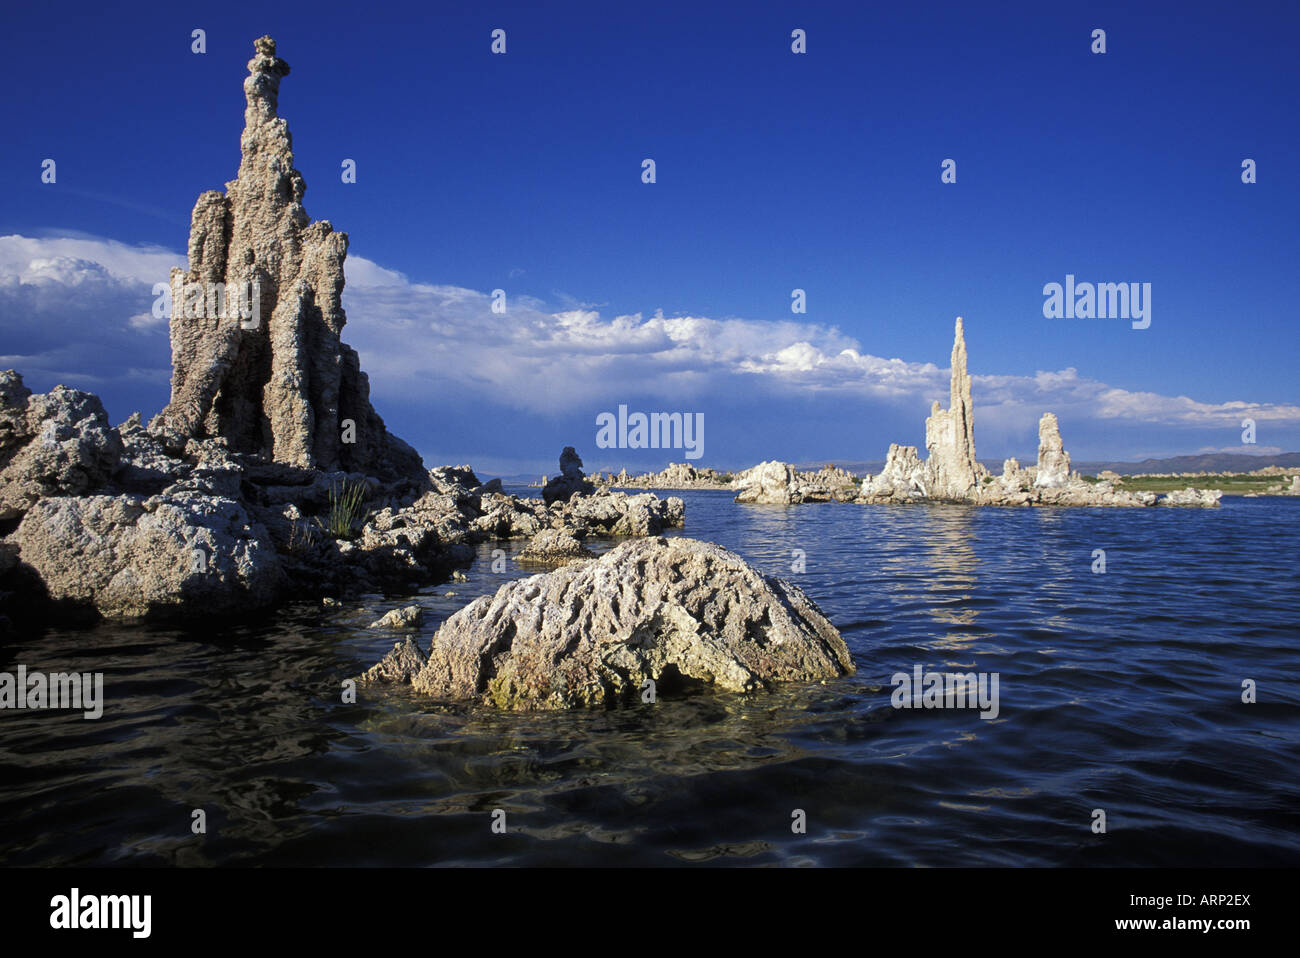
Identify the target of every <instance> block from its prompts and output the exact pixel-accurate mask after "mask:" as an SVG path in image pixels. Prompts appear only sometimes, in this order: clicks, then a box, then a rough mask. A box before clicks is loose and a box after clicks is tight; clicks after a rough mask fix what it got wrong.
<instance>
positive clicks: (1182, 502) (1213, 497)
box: [1157, 487, 1223, 508]
mask: <svg viewBox="0 0 1300 958" xmlns="http://www.w3.org/2000/svg"><path fill="white" fill-rule="evenodd" d="M1222 498H1223V493H1222V492H1221V491H1220V490H1218V489H1193V488H1190V487H1189V488H1187V489H1175V490H1174V491H1173V492H1169V493H1166V494H1165V495H1163V496H1161V497H1160V501H1159V503H1157V504H1158V505H1162V506H1199V507H1202V508H1204V507H1206V506H1209V507H1213V506H1217V505H1218V504H1219V500H1220V499H1222Z"/></svg>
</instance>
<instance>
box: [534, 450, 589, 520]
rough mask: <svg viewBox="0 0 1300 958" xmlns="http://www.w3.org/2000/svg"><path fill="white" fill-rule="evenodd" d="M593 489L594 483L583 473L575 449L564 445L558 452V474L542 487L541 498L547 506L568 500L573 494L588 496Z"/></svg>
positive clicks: (580, 461)
mask: <svg viewBox="0 0 1300 958" xmlns="http://www.w3.org/2000/svg"><path fill="white" fill-rule="evenodd" d="M595 491H596V487H595V485H594V484H593V483H590V482H588V481H587V477H586V475H584V474H583V471H582V460H581V459H580V458H578V452H577V450H576V449H574V448H573V447H572V446H565V447H564V450H563V451H562V452H561V453H560V474H559V475H558V476H556V477H555V478H554V479H551V480H549V481H548V482H547V483H546V485H545V486H544V487H543V488H542V499H544V500H545V501H546V504H547V505H548V506H549V505H550V504H551V503H552V502H568V501H569V499H571V498H572V497H573V496H579V495H580V496H589V495H591V494H592V493H593V492H595Z"/></svg>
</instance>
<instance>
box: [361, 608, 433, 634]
mask: <svg viewBox="0 0 1300 958" xmlns="http://www.w3.org/2000/svg"><path fill="white" fill-rule="evenodd" d="M423 621H424V610H423V609H422V608H420V607H419V606H418V605H405V606H402V607H401V608H400V609H390V610H389V611H387V612H385V613H384V614H383V615H382V616H380V617H379V618H377V619H375V621H373V622H371V623H370V624H369V625H368V626H366V628H368V629H418V628H419V627H420V623H421V622H423Z"/></svg>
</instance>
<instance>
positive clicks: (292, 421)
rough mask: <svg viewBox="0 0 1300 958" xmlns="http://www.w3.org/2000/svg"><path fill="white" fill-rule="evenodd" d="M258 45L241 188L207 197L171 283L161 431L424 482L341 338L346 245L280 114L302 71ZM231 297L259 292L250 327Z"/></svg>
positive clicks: (266, 43) (286, 459) (285, 459)
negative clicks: (286, 87) (307, 200)
mask: <svg viewBox="0 0 1300 958" xmlns="http://www.w3.org/2000/svg"><path fill="white" fill-rule="evenodd" d="M255 46H256V55H255V56H254V57H253V59H252V60H250V61H249V63H248V71H249V76H248V78H247V79H246V80H245V81H244V93H245V95H246V98H247V102H248V106H247V109H246V110H245V112H244V123H245V126H244V132H243V136H242V137H241V138H240V149H241V151H242V159H241V162H240V165H239V174H238V177H237V178H236V179H235V180H233V181H231V182H229V183H227V184H226V192H225V194H222V193H219V192H216V191H209V192H206V193H204V194H202V195H201V196H200V197H199V199H198V203H197V204H196V205H195V207H194V214H193V217H192V220H191V229H190V241H189V269H188V271H185V270H173V271H172V317H171V342H172V391H171V401H170V402H169V403H168V405H167V407H166V408H165V409H164V410H163V411H162V412H161V413H160V414H159V415H158V417H157V418H156V419H155V420H154V422H153V423H152V424H151V429H152V428H157V429H159V430H162V431H164V432H166V433H168V434H171V435H177V436H182V437H191V436H192V437H209V436H210V437H216V436H221V437H224V438H225V439H226V440H227V441H228V442H229V444H230V448H231V449H232V450H234V451H236V452H242V453H255V454H258V455H260V456H262V457H265V458H266V459H269V460H273V461H275V462H279V463H285V464H288V465H293V466H301V467H310V468H318V469H322V470H325V471H344V472H361V473H365V474H366V475H370V476H375V477H377V478H379V479H382V480H385V481H391V480H396V479H399V478H405V477H412V476H418V475H419V474H421V473H422V472H423V465H422V463H421V462H420V457H419V455H418V454H417V453H416V452H415V450H413V449H412V448H411V447H410V446H408V445H407V444H406V443H404V442H402V441H401V440H400V439H398V438H396V437H395V436H392V435H391V434H390V433H389V432H388V430H387V429H386V428H385V426H384V421H383V420H382V419H381V418H380V417H379V415H378V414H377V413H376V412H375V410H374V409H373V407H372V406H371V405H370V385H369V381H368V380H367V378H366V375H365V373H363V372H362V371H361V366H360V361H359V359H358V357H357V354H356V352H355V351H354V350H353V349H352V348H351V347H349V346H347V345H346V344H345V343H343V342H342V341H341V340H340V339H339V336H340V334H341V333H342V331H343V325H344V323H345V322H346V321H347V317H346V316H345V314H344V311H343V307H342V305H341V300H342V294H343V260H344V258H345V257H346V255H347V249H348V238H347V234H346V233H336V232H334V229H333V227H332V226H331V225H330V224H329V223H328V222H326V221H324V220H321V221H318V222H315V223H313V222H312V221H311V219H310V217H308V216H307V213H306V211H305V210H304V209H303V205H302V198H303V194H304V192H305V191H306V184H305V183H304V182H303V179H302V175H301V174H300V173H299V172H298V171H297V170H295V169H294V168H293V145H292V138H291V137H290V135H289V126H288V124H287V123H286V122H285V121H284V119H282V118H281V117H279V116H277V114H276V107H277V101H278V97H279V89H280V80H281V79H282V78H283V77H285V76H287V75H288V73H289V65H288V64H287V63H285V62H284V61H283V60H281V59H280V58H279V57H277V56H276V55H275V41H274V40H272V39H271V38H270V37H262V38H261V39H259V40H258V41H257V42H256V45H255ZM193 284H201V285H199V286H197V287H196V286H194V285H193ZM218 284H220V288H221V289H222V290H224V292H225V297H226V299H225V302H226V303H228V304H229V303H234V302H235V299H234V297H235V295H236V293H237V292H239V291H244V290H248V291H251V290H253V289H254V288H255V289H256V290H257V296H256V297H252V296H246V297H245V299H244V301H243V303H242V305H244V306H245V307H246V312H248V313H249V314H250V315H249V316H248V317H247V318H246V317H244V316H241V315H240V314H239V313H238V311H237V310H235V309H234V308H232V307H230V306H227V308H226V309H224V310H220V311H219V310H218V307H219V306H220V304H221V302H222V301H221V300H220V299H219V298H218V296H217V295H216V293H215V292H214V290H216V289H217V288H218ZM192 291H197V295H191V292H192ZM254 300H255V301H256V309H253V301H254ZM196 312H197V313H198V314H200V315H192V314H193V313H196ZM214 314H216V315H214ZM349 421H350V422H351V424H352V428H351V430H347V427H348V423H349ZM345 430H347V431H345Z"/></svg>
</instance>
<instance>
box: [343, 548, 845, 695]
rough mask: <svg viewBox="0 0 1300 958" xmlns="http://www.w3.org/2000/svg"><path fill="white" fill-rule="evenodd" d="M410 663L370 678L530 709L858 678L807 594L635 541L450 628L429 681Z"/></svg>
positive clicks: (704, 556) (520, 583) (485, 605)
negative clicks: (694, 688)
mask: <svg viewBox="0 0 1300 958" xmlns="http://www.w3.org/2000/svg"><path fill="white" fill-rule="evenodd" d="M410 651H411V650H410V649H409V648H406V649H404V650H403V649H399V650H395V651H394V653H390V655H389V656H388V657H387V658H385V659H384V660H383V661H382V662H380V663H379V664H378V665H376V666H375V667H374V668H373V669H371V670H370V671H369V672H368V673H366V675H365V676H363V679H365V680H367V681H394V680H397V681H402V680H406V681H409V682H410V683H411V685H412V687H413V688H414V689H415V690H416V691H417V692H422V693H424V694H426V695H430V696H433V697H436V698H440V699H444V700H462V701H473V702H479V703H482V704H486V705H494V706H497V707H499V708H505V709H517V710H524V709H565V708H574V707H584V706H607V705H611V704H614V703H616V702H618V701H623V700H629V699H635V698H636V697H637V696H638V695H639V694H640V693H641V691H642V690H643V689H644V688H648V686H646V685H645V683H646V680H653V681H654V682H655V683H657V685H659V686H661V687H662V688H661V691H668V690H669V689H671V688H672V687H673V686H674V685H677V684H682V683H685V684H698V685H701V686H710V687H713V688H715V689H719V690H725V691H730V692H749V691H754V690H758V689H763V688H766V687H768V686H770V685H771V684H773V683H777V682H788V681H798V682H810V681H817V680H820V679H829V678H835V677H837V676H841V675H845V674H848V673H851V672H852V671H853V670H854V669H853V661H852V658H851V656H850V655H849V651H848V648H847V647H846V646H845V644H844V640H843V639H842V638H841V637H840V634H839V632H837V631H836V629H835V627H834V626H833V625H831V623H830V622H829V621H827V619H826V617H825V616H824V615H823V614H822V612H821V610H820V609H818V608H817V606H816V604H814V603H813V602H812V601H811V600H810V599H809V598H808V597H807V596H805V595H804V594H803V592H801V591H800V590H799V589H798V588H796V587H795V586H793V585H791V584H790V583H788V582H786V581H784V580H782V579H777V578H774V577H771V576H766V575H763V574H762V573H760V572H758V571H757V570H756V569H754V568H753V567H751V566H750V565H748V564H747V563H746V562H745V561H744V560H743V559H741V558H740V557H739V556H737V555H735V554H734V553H731V552H728V551H727V550H726V549H723V548H722V547H721V546H717V545H713V544H711V543H707V542H698V541H696V540H693V539H680V538H674V539H641V540H636V541H633V542H628V543H625V544H623V545H621V546H619V547H618V548H616V549H613V550H611V551H610V552H607V553H606V554H605V555H603V556H601V557H600V558H598V559H593V560H590V561H587V562H581V563H577V564H575V565H569V566H565V567H564V568H561V569H557V570H555V571H554V572H549V573H546V574H544V575H536V576H531V577H529V578H527V579H520V580H517V581H515V582H511V583H507V584H506V585H503V586H502V587H501V588H500V589H498V590H497V592H496V594H495V595H491V596H483V597H481V598H479V599H476V600H475V601H474V602H471V603H470V604H469V605H468V606H466V607H465V608H463V609H461V610H460V611H459V612H457V613H455V614H454V615H452V616H451V617H450V618H449V619H448V620H447V621H446V622H445V623H443V625H442V627H441V628H440V629H439V630H438V632H437V634H436V635H434V637H433V644H432V648H431V650H430V652H429V654H428V655H427V656H425V657H424V660H423V662H422V663H421V664H420V666H419V668H418V670H417V669H415V668H413V667H412V666H411V663H412V661H413V659H412V656H411V655H410ZM399 654H400V656H401V659H400V661H399V660H398V659H396V658H395V656H397V655H399ZM403 662H405V663H406V666H405V667H403V664H402V663H403Z"/></svg>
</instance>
